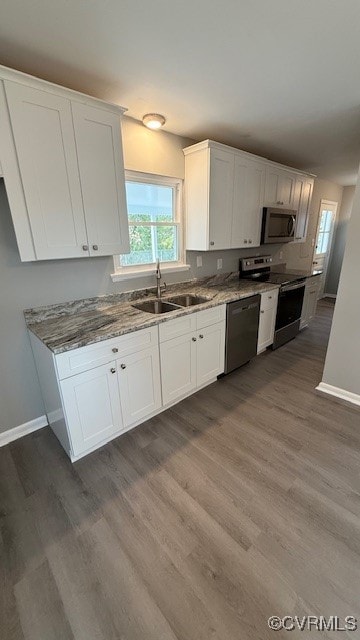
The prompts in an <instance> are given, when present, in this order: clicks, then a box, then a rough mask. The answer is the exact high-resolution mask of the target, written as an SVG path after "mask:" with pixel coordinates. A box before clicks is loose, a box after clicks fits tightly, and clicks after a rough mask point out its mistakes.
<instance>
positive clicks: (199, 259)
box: [196, 256, 202, 267]
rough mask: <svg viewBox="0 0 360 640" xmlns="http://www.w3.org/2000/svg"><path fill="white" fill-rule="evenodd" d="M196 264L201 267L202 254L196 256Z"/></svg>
mask: <svg viewBox="0 0 360 640" xmlns="http://www.w3.org/2000/svg"><path fill="white" fill-rule="evenodd" d="M196 266H197V267H202V256H196Z"/></svg>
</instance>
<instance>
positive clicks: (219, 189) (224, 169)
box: [209, 149, 235, 250]
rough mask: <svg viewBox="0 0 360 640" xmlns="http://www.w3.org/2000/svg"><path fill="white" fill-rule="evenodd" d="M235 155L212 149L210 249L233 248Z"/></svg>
mask: <svg viewBox="0 0 360 640" xmlns="http://www.w3.org/2000/svg"><path fill="white" fill-rule="evenodd" d="M234 157H235V155H234V153H231V152H228V151H222V150H220V149H210V184H209V191H210V193H209V249H215V250H216V249H230V248H231V226H232V211H233V188H234Z"/></svg>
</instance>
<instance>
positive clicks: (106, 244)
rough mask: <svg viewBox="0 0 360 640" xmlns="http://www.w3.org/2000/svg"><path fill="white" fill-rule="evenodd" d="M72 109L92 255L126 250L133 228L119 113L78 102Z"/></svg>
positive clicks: (111, 253) (124, 251)
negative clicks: (126, 186)
mask: <svg viewBox="0 0 360 640" xmlns="http://www.w3.org/2000/svg"><path fill="white" fill-rule="evenodd" d="M72 112H73V118H74V128H75V138H76V147H77V153H78V162H79V170H80V179H81V188H82V195H83V203H84V211H85V218H86V226H87V230H88V237H89V250H90V255H101V256H106V255H115V254H119V253H126V252H128V251H129V232H128V224H127V213H126V197H125V183H124V161H123V156H122V146H121V137H120V135H119V127H120V122H119V115H118V114H115V113H111V112H109V111H104V110H102V109H98V108H95V107H91V106H89V105H84V104H80V103H76V102H74V103H73V104H72ZM94 151H96V152H94Z"/></svg>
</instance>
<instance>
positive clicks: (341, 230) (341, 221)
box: [325, 186, 355, 295]
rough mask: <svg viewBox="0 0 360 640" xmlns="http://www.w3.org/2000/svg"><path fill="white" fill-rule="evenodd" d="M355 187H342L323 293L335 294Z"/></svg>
mask: <svg viewBox="0 0 360 640" xmlns="http://www.w3.org/2000/svg"><path fill="white" fill-rule="evenodd" d="M354 194H355V186H353V187H344V190H343V197H342V201H341V207H340V209H339V213H338V216H337V221H336V227H335V233H334V241H333V246H332V250H331V256H330V261H329V267H328V272H327V278H326V284H325V292H326V293H330V294H332V295H336V294H337V290H338V286H339V279H340V272H341V267H342V263H343V258H344V251H345V243H346V234H347V228H348V224H349V220H350V216H351V209H352V205H353V201H354Z"/></svg>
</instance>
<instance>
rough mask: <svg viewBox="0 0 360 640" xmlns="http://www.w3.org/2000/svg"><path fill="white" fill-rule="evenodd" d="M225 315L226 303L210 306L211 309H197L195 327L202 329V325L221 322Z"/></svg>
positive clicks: (206, 325)
mask: <svg viewBox="0 0 360 640" xmlns="http://www.w3.org/2000/svg"><path fill="white" fill-rule="evenodd" d="M225 317H226V305H225V304H222V305H219V306H218V307H212V308H211V309H205V311H198V313H197V314H196V328H197V329H202V328H203V327H209V326H210V325H212V324H216V323H217V322H222V321H223V320H225Z"/></svg>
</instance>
